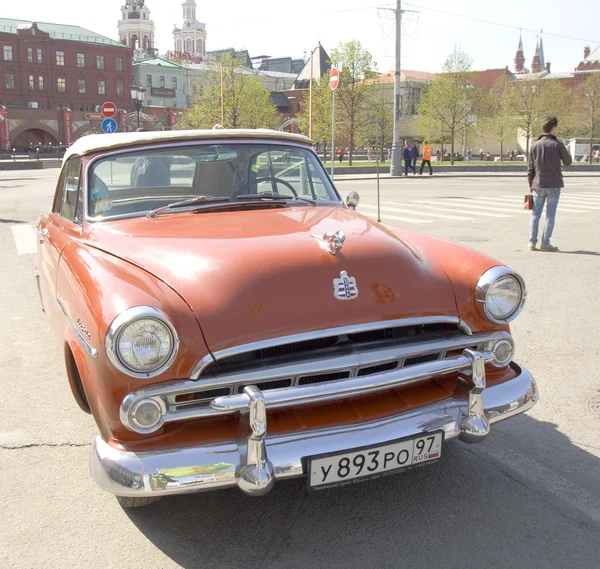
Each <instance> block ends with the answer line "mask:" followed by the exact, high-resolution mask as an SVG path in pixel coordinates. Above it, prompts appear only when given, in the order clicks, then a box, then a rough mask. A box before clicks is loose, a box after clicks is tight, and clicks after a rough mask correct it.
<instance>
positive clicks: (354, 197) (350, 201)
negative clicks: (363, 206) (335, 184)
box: [346, 192, 360, 210]
mask: <svg viewBox="0 0 600 569" xmlns="http://www.w3.org/2000/svg"><path fill="white" fill-rule="evenodd" d="M359 202H360V196H359V195H358V192H350V193H349V194H348V197H347V198H346V205H347V206H348V207H349V208H350V209H354V210H355V209H356V208H357V207H358V204H359Z"/></svg>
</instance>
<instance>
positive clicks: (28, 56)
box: [27, 47, 33, 63]
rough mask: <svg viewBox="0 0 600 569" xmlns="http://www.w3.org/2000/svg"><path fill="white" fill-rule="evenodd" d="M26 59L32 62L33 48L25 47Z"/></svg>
mask: <svg viewBox="0 0 600 569" xmlns="http://www.w3.org/2000/svg"><path fill="white" fill-rule="evenodd" d="M27 61H29V63H33V48H32V47H28V48H27Z"/></svg>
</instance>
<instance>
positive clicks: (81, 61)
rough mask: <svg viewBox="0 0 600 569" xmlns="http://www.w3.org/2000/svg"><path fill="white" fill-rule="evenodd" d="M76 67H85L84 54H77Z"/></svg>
mask: <svg viewBox="0 0 600 569" xmlns="http://www.w3.org/2000/svg"><path fill="white" fill-rule="evenodd" d="M77 67H85V53H78V54H77Z"/></svg>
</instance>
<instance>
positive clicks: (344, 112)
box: [331, 40, 377, 165]
mask: <svg viewBox="0 0 600 569" xmlns="http://www.w3.org/2000/svg"><path fill="white" fill-rule="evenodd" d="M331 61H332V62H333V63H334V64H335V65H337V66H338V67H341V73H340V84H339V86H338V88H337V92H336V123H338V124H339V126H340V132H341V134H342V136H345V137H346V138H347V139H348V141H349V156H348V161H349V164H350V165H352V154H353V148H354V145H357V144H360V143H361V142H362V140H363V139H364V134H365V129H367V125H368V123H369V111H370V109H369V95H370V92H371V90H372V89H373V88H374V87H375V84H374V82H373V81H372V79H374V78H375V77H376V76H377V73H376V72H375V71H374V67H375V63H374V62H373V57H372V56H371V54H370V53H369V52H368V51H366V50H365V49H363V47H362V45H361V43H360V41H358V40H352V41H349V42H346V43H344V44H342V43H340V44H339V46H338V47H337V48H336V49H334V50H333V51H332V52H331Z"/></svg>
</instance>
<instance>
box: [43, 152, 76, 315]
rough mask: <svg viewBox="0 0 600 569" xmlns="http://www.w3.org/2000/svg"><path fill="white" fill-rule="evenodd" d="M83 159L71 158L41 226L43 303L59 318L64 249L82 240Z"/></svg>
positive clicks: (51, 313) (64, 168)
mask: <svg viewBox="0 0 600 569" xmlns="http://www.w3.org/2000/svg"><path fill="white" fill-rule="evenodd" d="M82 202H83V195H82V190H81V158H71V159H70V160H69V161H68V162H67V163H66V164H65V166H64V167H63V170H62V173H61V176H60V178H59V180H58V185H57V189H56V194H55V197H54V203H53V206H52V211H51V212H50V213H49V214H48V215H47V216H44V217H42V218H41V220H40V222H39V224H38V245H37V247H38V255H37V258H38V272H39V275H40V294H41V297H42V304H43V307H44V309H45V310H46V312H47V313H48V314H49V315H53V316H56V315H59V314H60V308H59V307H58V306H57V303H56V275H57V270H58V263H59V260H60V256H61V253H62V251H63V250H64V248H65V247H66V246H67V245H68V244H69V243H70V242H71V241H73V240H74V239H79V238H81V232H82V226H81V218H82V210H83V208H82Z"/></svg>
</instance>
